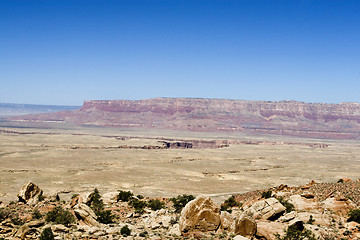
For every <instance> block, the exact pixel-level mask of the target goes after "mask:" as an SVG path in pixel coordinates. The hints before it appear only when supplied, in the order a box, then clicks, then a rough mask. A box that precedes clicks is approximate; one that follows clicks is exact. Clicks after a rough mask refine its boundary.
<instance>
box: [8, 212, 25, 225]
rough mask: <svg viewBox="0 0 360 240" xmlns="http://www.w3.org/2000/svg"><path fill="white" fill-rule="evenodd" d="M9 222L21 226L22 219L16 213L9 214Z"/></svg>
mask: <svg viewBox="0 0 360 240" xmlns="http://www.w3.org/2000/svg"><path fill="white" fill-rule="evenodd" d="M11 222H12V223H13V224H14V225H17V226H21V225H23V224H24V221H23V220H22V219H21V218H19V215H18V214H15V215H12V216H11Z"/></svg>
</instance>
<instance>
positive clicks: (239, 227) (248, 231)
mask: <svg viewBox="0 0 360 240" xmlns="http://www.w3.org/2000/svg"><path fill="white" fill-rule="evenodd" d="M256 230H257V224H256V222H255V220H254V219H253V218H251V217H249V216H246V215H244V214H243V215H241V216H240V218H239V219H237V220H236V222H235V231H234V232H235V234H236V235H241V236H249V237H252V236H254V235H255V233H256Z"/></svg>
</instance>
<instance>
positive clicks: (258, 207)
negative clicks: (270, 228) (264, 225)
mask: <svg viewBox="0 0 360 240" xmlns="http://www.w3.org/2000/svg"><path fill="white" fill-rule="evenodd" d="M285 210H286V208H285V207H284V206H283V205H282V204H281V203H280V202H279V201H278V200H277V199H276V198H268V199H265V200H261V201H258V202H256V203H254V204H253V205H252V206H251V207H250V208H248V209H246V210H245V214H246V215H248V216H252V217H253V218H255V219H261V218H262V219H265V220H267V219H269V220H274V219H276V218H278V217H280V216H281V215H282V214H283V213H284V212H285Z"/></svg>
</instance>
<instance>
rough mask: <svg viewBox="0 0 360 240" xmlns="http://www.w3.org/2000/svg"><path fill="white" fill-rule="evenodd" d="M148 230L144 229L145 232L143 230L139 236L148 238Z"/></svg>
mask: <svg viewBox="0 0 360 240" xmlns="http://www.w3.org/2000/svg"><path fill="white" fill-rule="evenodd" d="M148 235H149V234H148V232H147V231H144V232H141V233H140V234H139V237H143V238H146V237H148Z"/></svg>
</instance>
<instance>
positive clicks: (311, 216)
mask: <svg viewBox="0 0 360 240" xmlns="http://www.w3.org/2000/svg"><path fill="white" fill-rule="evenodd" d="M314 222H315V219H314V218H313V215H310V217H309V220H308V221H307V224H313V223H314Z"/></svg>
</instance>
